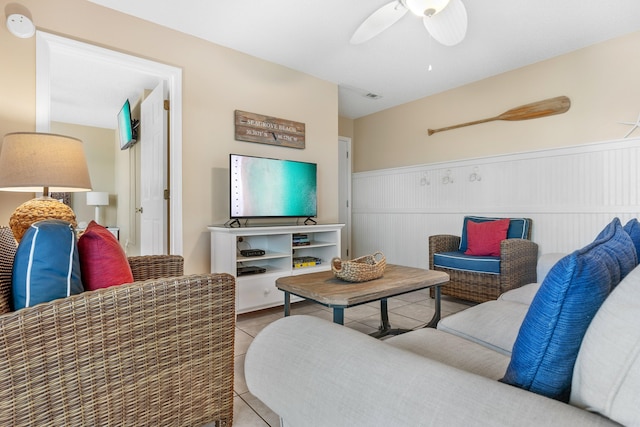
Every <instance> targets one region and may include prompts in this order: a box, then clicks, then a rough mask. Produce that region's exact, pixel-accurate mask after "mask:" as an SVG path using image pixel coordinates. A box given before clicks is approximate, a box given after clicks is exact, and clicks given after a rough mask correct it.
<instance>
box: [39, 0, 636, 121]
mask: <svg viewBox="0 0 640 427" xmlns="http://www.w3.org/2000/svg"><path fill="white" fill-rule="evenodd" d="M90 1H92V2H93V3H96V4H100V5H103V6H106V7H109V8H113V9H116V10H119V11H122V12H124V13H127V14H130V15H133V16H137V17H139V18H142V19H145V20H148V21H151V22H155V23H157V24H160V25H163V26H165V27H169V28H173V29H175V30H178V31H181V32H184V33H188V34H192V35H194V36H197V37H200V38H202V39H205V40H209V41H211V42H213V43H216V44H219V45H222V46H226V47H229V48H232V49H235V50H238V51H241V52H245V53H247V54H249V55H252V56H256V57H259V58H262V59H265V60H268V61H271V62H274V63H277V64H281V65H284V66H287V67H290V68H292V69H295V70H299V71H302V72H304V73H307V74H310V75H313V76H316V77H319V78H321V79H323V80H327V81H330V82H333V83H335V84H337V85H338V89H339V114H340V115H341V116H345V117H349V118H358V117H362V116H365V115H367V114H371V113H374V112H377V111H381V110H384V109H387V108H390V107H393V106H396V105H400V104H403V103H406V102H409V101H412V100H415V99H419V98H423V97H425V96H429V95H433V94H436V93H439V92H443V91H445V90H448V89H452V88H455V87H459V86H462V85H464V84H467V83H471V82H474V81H477V80H481V79H484V78H487V77H490V76H493V75H496V74H500V73H503V72H505V71H508V70H512V69H516V68H519V67H522V66H525V65H528V64H531V63H534V62H538V61H541V60H544V59H547V58H551V57H554V56H557V55H561V54H564V53H567V52H570V51H573V50H576V49H579V48H582V47H585V46H588V45H591V44H594V43H598V42H601V41H604V40H607V39H610V38H614V37H618V36H620V35H623V34H627V33H630V32H634V31H638V30H640V1H638V0H610V1H607V2H603V1H595V0H486V1H478V0H462V1H463V3H464V5H465V7H466V9H467V14H468V20H469V25H468V30H467V36H466V38H465V40H464V41H463V42H462V43H460V44H459V45H457V46H453V47H445V46H442V45H440V44H438V42H436V41H435V40H432V39H431V38H430V37H429V35H428V33H427V32H426V30H425V28H424V26H423V24H422V21H421V19H420V18H417V17H415V16H413V15H411V13H407V14H406V15H405V16H404V17H403V18H402V19H401V20H400V21H398V22H397V23H396V24H394V25H393V26H392V27H391V28H389V29H387V30H386V31H384V32H383V33H382V34H380V35H378V36H377V37H375V38H373V39H371V40H369V41H368V42H366V43H363V44H361V45H351V44H350V43H349V39H350V38H351V35H352V34H353V32H354V31H355V30H356V28H357V27H358V26H359V25H360V24H361V23H362V21H363V20H364V19H365V18H366V17H367V16H369V15H370V14H371V13H373V12H374V11H375V10H376V9H378V8H379V7H381V6H382V5H384V4H386V3H388V2H389V0H370V1H363V0H359V1H355V0H351V1H346V0H322V1H320V0H270V1H264V0H232V1H204V0H181V1H179V2H178V1H174V0H136V1H127V2H125V1H122V0H90ZM36 24H37V23H36ZM634 54H635V53H634ZM429 65H431V66H432V71H428V68H429ZM60 73H62V74H63V75H64V76H65V77H64V78H66V79H67V80H68V82H67V84H69V85H72V84H73V85H77V84H79V83H80V81H82V80H83V77H82V76H78V75H73V74H72V73H71V72H70V71H64V72H63V71H60ZM116 74H117V73H115V72H110V73H109V75H112V76H115V77H116V78H118V82H117V83H113V85H112V87H114V88H120V89H123V90H124V87H125V86H126V85H127V84H126V83H125V82H124V80H131V79H132V76H131V75H128V76H117V75H116ZM85 76H86V74H85ZM98 77H99V78H101V79H103V78H104V79H106V78H108V76H105V75H104V74H103V73H99V72H98V71H95V72H94V71H92V72H91V75H90V78H87V77H85V78H84V80H87V82H88V83H87V86H89V85H90V82H91V81H93V82H95V80H96V79H97V78H98ZM56 84H57V82H55V81H54V88H55V86H56ZM63 92H66V93H67V95H66V96H70V95H69V91H63ZM84 93H87V91H78V90H76V91H74V95H72V96H81V95H82V94H84ZM367 93H375V94H379V95H381V96H382V98H381V99H370V98H367V97H365V96H364V95H365V94H367ZM60 96H62V95H61V94H60ZM52 97H53V94H52ZM121 100H122V98H121V99H120V101H118V103H119V104H121V103H122V101H121ZM52 101H53V102H54V104H53V107H52V110H53V111H55V100H52ZM75 102H76V105H81V103H82V101H79V100H78V101H75ZM114 114H115V113H114Z"/></svg>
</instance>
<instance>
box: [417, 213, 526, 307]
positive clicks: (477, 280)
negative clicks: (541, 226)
mask: <svg viewBox="0 0 640 427" xmlns="http://www.w3.org/2000/svg"><path fill="white" fill-rule="evenodd" d="M470 218H479V217H466V218H465V221H467V220H469V219H470ZM517 220H518V221H525V222H527V225H526V229H524V232H523V234H520V235H519V237H521V238H510V237H508V238H507V239H505V240H502V242H501V243H500V257H499V273H498V274H495V273H488V272H485V271H482V269H480V270H473V269H467V268H464V267H462V268H448V267H445V266H442V265H438V263H437V262H434V256H435V255H436V254H443V253H445V254H451V255H452V256H455V257H458V258H464V257H465V256H464V255H463V252H462V251H460V250H459V249H460V241H461V239H462V237H461V236H454V235H449V234H439V235H433V236H429V268H430V269H431V270H438V271H444V272H445V273H447V274H449V282H448V283H447V284H445V285H443V286H442V287H441V291H442V294H443V295H449V296H452V297H454V298H460V299H464V300H468V301H474V302H485V301H490V300H495V299H496V298H498V297H499V296H500V295H502V294H503V293H505V292H507V291H509V290H511V289H516V288H519V287H520V286H523V285H525V284H527V283H533V282H535V281H536V263H537V259H538V245H537V244H536V243H534V242H532V241H531V240H530V239H531V225H532V221H531V219H529V218H518V219H517ZM512 221H513V219H512ZM464 232H465V228H464V227H463V232H462V233H464ZM510 233H511V231H510ZM515 234H518V233H515ZM486 258H490V257H485V259H486ZM473 268H475V267H473ZM431 292H432V297H433V291H431Z"/></svg>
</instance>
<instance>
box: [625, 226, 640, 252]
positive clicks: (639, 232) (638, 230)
mask: <svg viewBox="0 0 640 427" xmlns="http://www.w3.org/2000/svg"><path fill="white" fill-rule="evenodd" d="M624 231H626V232H627V234H628V235H629V237H631V241H633V245H634V246H635V247H636V254H637V256H638V260H639V261H640V222H638V220H637V219H636V218H633V219H631V220H629V222H627V223H626V224H625V225H624Z"/></svg>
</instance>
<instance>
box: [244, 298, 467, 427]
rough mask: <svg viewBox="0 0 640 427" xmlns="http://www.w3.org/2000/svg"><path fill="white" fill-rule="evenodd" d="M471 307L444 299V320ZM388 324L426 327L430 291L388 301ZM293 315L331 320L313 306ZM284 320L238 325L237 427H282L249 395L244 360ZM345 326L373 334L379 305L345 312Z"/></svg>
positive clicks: (269, 317) (278, 310) (295, 307)
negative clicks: (253, 345) (267, 331)
mask: <svg viewBox="0 0 640 427" xmlns="http://www.w3.org/2000/svg"><path fill="white" fill-rule="evenodd" d="M470 305H471V303H468V302H466V301H460V300H456V299H453V298H449V297H446V296H444V297H442V316H443V317H444V316H447V315H449V314H452V313H455V312H457V311H460V310H464V309H465V308H468V307H469V306H470ZM388 308H389V320H390V323H391V326H392V327H393V328H403V329H414V328H418V327H421V326H424V325H425V324H426V323H427V322H428V321H429V320H431V316H433V311H434V301H433V300H432V299H431V298H430V297H429V291H428V290H421V291H416V292H412V293H408V294H405V295H400V296H398V297H395V298H391V299H389V300H388ZM291 313H292V315H296V314H307V315H311V316H318V317H322V318H324V319H327V320H332V311H331V309H329V308H326V307H323V306H321V305H319V304H315V303H311V302H306V301H303V302H298V303H295V304H292V310H291ZM282 316H283V311H282V307H275V308H272V309H267V310H261V311H258V312H253V313H247V314H241V315H239V316H238V319H237V322H236V341H235V380H234V387H233V388H234V391H235V393H234V402H233V403H234V409H233V425H234V427H254V426H256V427H259V426H271V427H277V426H279V425H280V421H279V419H278V416H277V415H276V414H275V413H273V411H271V410H270V409H269V408H268V407H267V406H266V405H264V404H263V403H262V402H260V400H258V399H257V398H256V397H255V396H253V395H252V394H251V393H249V390H248V389H247V385H246V383H245V379H244V356H245V354H246V352H247V348H249V345H250V344H251V341H252V340H253V338H254V337H255V336H256V335H257V334H258V333H259V332H260V331H261V330H262V328H264V327H265V326H267V325H268V324H269V323H271V322H273V321H275V320H277V319H280V318H281V317H282ZM344 317H345V322H344V323H345V326H347V327H349V328H352V329H355V330H358V331H361V332H363V333H370V332H374V331H376V330H377V329H378V326H379V324H380V303H379V302H376V303H370V304H364V305H361V306H357V307H352V308H348V309H346V310H345V314H344Z"/></svg>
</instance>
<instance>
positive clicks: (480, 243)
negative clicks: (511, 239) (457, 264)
mask: <svg viewBox="0 0 640 427" xmlns="http://www.w3.org/2000/svg"><path fill="white" fill-rule="evenodd" d="M508 229H509V218H505V219H499V220H496V221H487V222H474V221H469V222H467V250H466V251H465V252H464V253H465V255H476V256H500V242H502V241H503V240H504V239H506V238H507V230H508Z"/></svg>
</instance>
